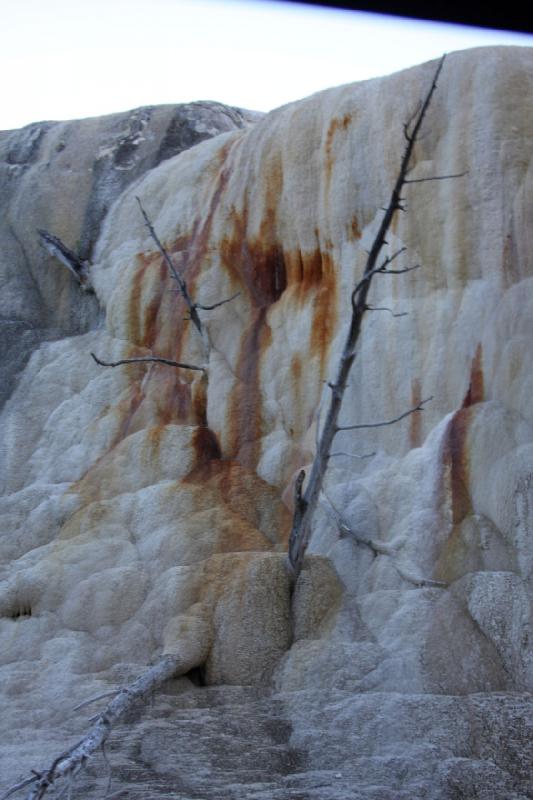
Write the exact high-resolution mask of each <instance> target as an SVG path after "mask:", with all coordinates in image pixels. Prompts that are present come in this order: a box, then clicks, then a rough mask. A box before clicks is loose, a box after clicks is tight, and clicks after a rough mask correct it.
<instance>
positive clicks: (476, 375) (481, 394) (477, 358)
mask: <svg viewBox="0 0 533 800" xmlns="http://www.w3.org/2000/svg"><path fill="white" fill-rule="evenodd" d="M484 399H485V389H484V379H483V348H482V346H481V342H480V343H479V344H478V346H477V348H476V352H475V355H474V357H473V359H472V364H471V366H470V383H469V385H468V389H467V392H466V394H465V396H464V399H463V403H462V406H461V407H462V408H469V406H473V405H475V403H482V402H483V400H484Z"/></svg>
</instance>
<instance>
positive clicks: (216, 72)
mask: <svg viewBox="0 0 533 800" xmlns="http://www.w3.org/2000/svg"><path fill="white" fill-rule="evenodd" d="M0 10H1V12H2V14H1V32H0V70H1V72H0V74H1V75H2V91H1V95H0V96H1V102H0V130H1V129H3V130H5V129H9V128H17V127H21V126H22V125H26V124H28V123H29V122H35V121H41V120H55V119H73V118H79V117H88V116H96V115H100V114H108V113H112V112H114V111H125V110H127V109H131V108H136V107H138V106H143V105H155V104H159V103H181V102H188V101H191V100H219V101H221V102H224V103H228V104H230V105H236V106H242V107H245V108H250V109H255V110H258V111H268V110H270V109H271V108H275V107H277V106H280V105H282V104H283V103H287V102H289V101H291V100H297V99H299V98H301V97H305V96H307V95H309V94H312V93H313V92H316V91H319V90H320V89H325V88H328V87H329V86H336V85H339V84H342V83H349V82H351V81H357V80H363V79H366V78H372V77H376V76H378V75H386V74H388V73H390V72H394V71H396V70H399V69H402V68H404V67H408V66H412V65H414V64H418V63H421V62H423V61H427V60H429V59H431V58H436V57H438V56H440V55H442V53H443V52H452V51H454V50H462V49H464V48H467V47H479V46H483V45H488V44H518V45H526V46H529V47H531V46H533V36H531V35H528V34H513V33H508V32H501V31H500V32H498V31H488V30H481V29H475V28H466V27H461V26H455V25H448V24H440V23H430V22H418V21H414V20H407V19H398V18H393V17H382V16H379V15H374V14H366V13H360V12H353V11H340V10H339V11H334V10H331V9H320V8H316V7H311V6H305V5H290V4H289V5H285V4H282V3H277V2H266V1H265V0H256V1H255V2H250V1H249V0H0Z"/></svg>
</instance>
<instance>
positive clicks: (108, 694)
mask: <svg viewBox="0 0 533 800" xmlns="http://www.w3.org/2000/svg"><path fill="white" fill-rule="evenodd" d="M91 355H92V353H91ZM117 693H118V690H117V689H113V691H112V692H104V693H103V694H99V695H97V696H96V697H91V699H90V700H84V701H83V703H79V704H78V705H77V706H74V708H73V709H72V710H73V711H79V710H80V709H81V708H85V707H86V706H90V705H92V704H93V703H97V702H98V700H104V698H106V697H112V696H113V695H115V694H117Z"/></svg>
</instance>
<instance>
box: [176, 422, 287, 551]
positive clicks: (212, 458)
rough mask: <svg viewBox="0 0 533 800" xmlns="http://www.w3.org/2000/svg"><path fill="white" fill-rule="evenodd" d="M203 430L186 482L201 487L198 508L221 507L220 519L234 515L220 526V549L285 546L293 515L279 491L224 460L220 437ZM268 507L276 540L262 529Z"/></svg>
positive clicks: (196, 444)
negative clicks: (220, 456) (282, 500)
mask: <svg viewBox="0 0 533 800" xmlns="http://www.w3.org/2000/svg"><path fill="white" fill-rule="evenodd" d="M199 430H200V431H201V433H199V434H198V436H199V438H198V441H197V442H196V443H195V448H196V450H197V453H198V455H199V460H198V463H197V465H196V466H195V467H194V468H193V469H192V470H191V472H190V473H189V475H188V476H187V477H186V478H184V479H183V480H182V484H184V485H191V486H192V487H195V488H196V487H197V488H198V489H199V492H198V511H204V510H205V509H206V508H217V509H219V511H218V512H217V514H218V517H219V518H220V520H223V519H224V518H226V517H227V516H228V514H230V515H231V522H232V524H231V525H226V526H220V530H219V531H218V533H219V541H218V544H217V549H218V550H219V551H220V552H231V551H238V550H270V549H272V548H273V547H274V548H278V547H281V548H284V546H285V545H286V542H287V539H288V535H289V528H290V515H289V512H288V511H287V509H286V508H285V506H284V505H283V503H282V502H281V500H280V498H279V495H278V492H277V490H276V489H275V488H274V487H272V486H270V485H269V484H268V483H266V481H263V480H262V479H261V478H259V477H258V475H256V474H255V473H254V472H252V471H250V470H248V469H246V468H245V467H243V466H242V464H241V463H239V462H237V461H235V460H231V459H220V458H219V455H220V450H219V449H218V442H217V440H216V437H214V436H213V434H212V433H211V431H209V429H207V428H205V429H203V430H202V429H199ZM204 448H205V449H204ZM206 451H208V457H207V458H206V456H205V452H206ZM209 454H210V455H209ZM200 456H201V457H200ZM223 509H225V510H224V511H223ZM265 509H268V513H267V514H266V518H268V520H269V525H270V527H271V528H272V530H273V531H275V537H276V540H275V541H273V540H272V538H271V537H269V536H267V535H266V533H264V532H263V531H262V527H263V517H264V515H265ZM221 548H222V549H221Z"/></svg>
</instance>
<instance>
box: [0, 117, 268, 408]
mask: <svg viewBox="0 0 533 800" xmlns="http://www.w3.org/2000/svg"><path fill="white" fill-rule="evenodd" d="M260 116H261V115H260V114H257V113H256V112H251V111H245V110H243V109H238V108H231V107H229V106H225V105H223V104H222V103H215V102H197V103H186V104H182V105H176V106H150V107H146V108H138V109H135V110H133V111H129V112H125V113H121V114H112V115H109V116H106V117H100V118H94V119H86V120H77V121H72V122H36V123H33V124H31V125H27V126H26V127H25V128H22V129H20V130H13V131H2V132H0V282H1V283H0V285H1V286H2V292H1V296H0V338H1V341H2V352H1V359H0V405H1V404H2V403H3V402H4V401H5V399H6V398H7V397H9V395H10V393H11V391H12V390H13V386H14V378H15V375H16V374H17V372H19V371H20V370H21V369H22V367H23V366H24V364H25V363H26V362H27V360H28V358H29V355H30V354H31V352H32V351H33V350H34V349H35V348H36V347H38V345H39V344H40V343H41V342H43V341H47V340H51V339H57V338H59V337H61V336H69V335H73V334H76V333H83V332H85V331H88V330H90V329H91V328H93V327H95V325H96V324H98V320H99V310H98V303H97V301H96V299H95V298H94V297H93V296H92V295H83V294H80V292H79V290H78V287H77V286H76V283H75V282H74V281H73V280H72V278H71V277H70V276H69V275H68V273H67V272H65V270H64V268H63V267H62V266H61V265H60V264H59V263H58V262H57V261H55V260H54V259H52V258H51V257H50V256H49V255H48V254H47V253H46V251H44V250H43V249H42V248H41V247H40V246H39V243H38V237H37V229H39V228H44V229H46V230H49V231H50V232H51V233H53V234H55V235H57V236H59V237H60V238H61V239H62V240H63V241H64V243H65V244H66V245H67V246H68V247H69V248H70V249H71V250H74V251H75V252H77V254H78V255H79V256H80V257H81V258H82V259H87V260H90V259H91V258H92V253H93V248H94V244H95V242H96V240H97V239H98V236H99V235H100V230H101V225H102V222H103V220H104V218H105V216H106V214H107V212H108V210H109V209H110V207H111V206H112V204H113V203H114V202H115V200H116V199H117V198H118V197H119V195H120V194H121V193H122V192H123V191H124V189H125V188H126V186H129V185H130V184H131V183H133V182H134V181H136V180H137V179H138V178H139V177H141V176H142V175H143V174H144V173H145V172H146V171H147V170H150V169H152V168H153V167H154V166H156V165H157V164H159V163H161V162H162V161H164V160H165V159H168V158H171V157H172V156H175V155H176V154H177V153H180V152H181V151H182V150H185V149H187V148H189V147H192V146H193V145H195V144H198V143H199V142H201V141H204V140H205V139H208V138H210V137H212V136H216V135H218V134H219V133H222V132H224V131H232V130H236V129H239V128H243V127H245V126H246V125H248V124H250V123H251V122H253V121H255V120H256V119H258V118H260Z"/></svg>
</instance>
